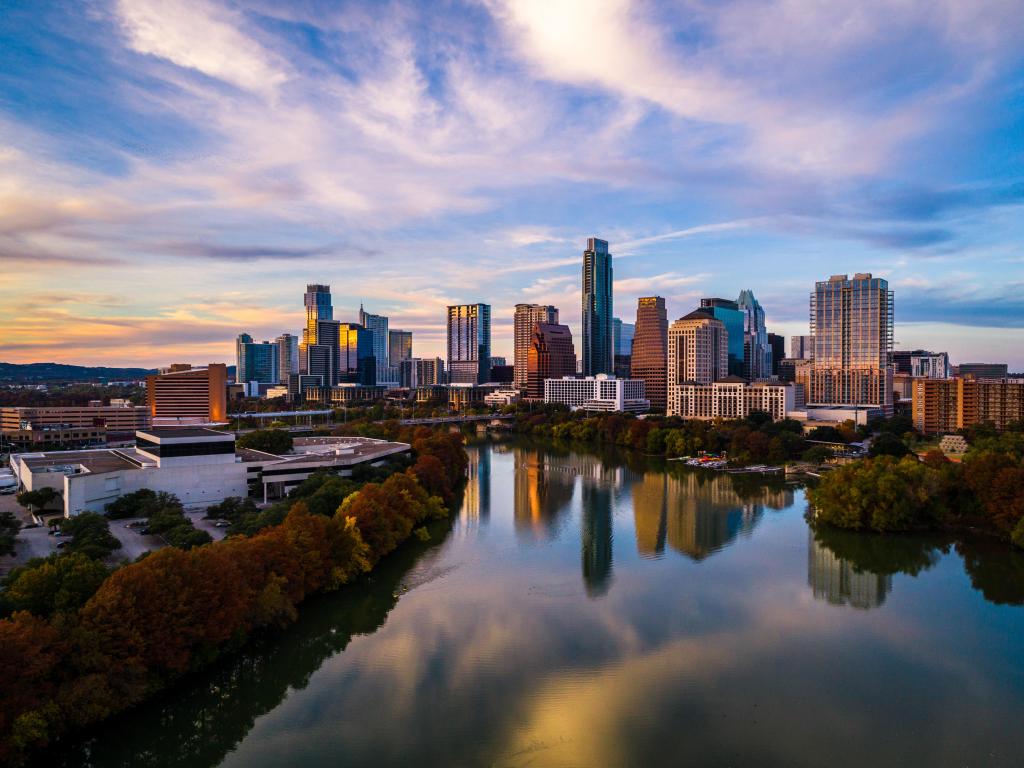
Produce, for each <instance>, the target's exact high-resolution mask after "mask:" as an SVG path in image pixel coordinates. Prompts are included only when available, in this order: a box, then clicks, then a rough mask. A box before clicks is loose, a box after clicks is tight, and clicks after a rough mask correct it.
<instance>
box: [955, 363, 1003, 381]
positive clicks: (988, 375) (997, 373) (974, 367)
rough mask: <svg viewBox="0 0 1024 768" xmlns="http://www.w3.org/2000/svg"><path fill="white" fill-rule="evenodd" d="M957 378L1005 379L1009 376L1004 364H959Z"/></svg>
mask: <svg viewBox="0 0 1024 768" xmlns="http://www.w3.org/2000/svg"><path fill="white" fill-rule="evenodd" d="M956 372H957V375H958V376H965V377H966V376H973V377H974V378H976V379H1005V378H1006V377H1007V376H1008V375H1009V366H1008V365H1007V364H1006V363H960V365H958V366H957V370H956Z"/></svg>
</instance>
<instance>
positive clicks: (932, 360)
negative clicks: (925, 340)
mask: <svg viewBox="0 0 1024 768" xmlns="http://www.w3.org/2000/svg"><path fill="white" fill-rule="evenodd" d="M951 371H952V369H951V368H950V365H949V355H948V354H946V353H945V352H924V353H921V354H914V355H911V356H910V375H911V376H913V377H914V378H915V379H948V378H949V376H950V373H951Z"/></svg>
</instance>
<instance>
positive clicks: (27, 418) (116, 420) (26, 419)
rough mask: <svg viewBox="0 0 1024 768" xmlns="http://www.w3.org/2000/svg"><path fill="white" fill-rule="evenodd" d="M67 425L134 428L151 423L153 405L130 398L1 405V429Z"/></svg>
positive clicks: (122, 430)
mask: <svg viewBox="0 0 1024 768" xmlns="http://www.w3.org/2000/svg"><path fill="white" fill-rule="evenodd" d="M61 425H63V426H67V427H76V428H85V427H88V428H92V429H94V430H97V431H100V432H104V431H106V432H134V431H135V430H137V429H146V428H147V427H148V426H149V408H147V407H146V406H144V405H132V404H131V403H129V402H127V401H118V404H116V405H115V404H111V405H102V404H101V403H100V402H99V401H96V402H95V403H90V404H89V405H83V406H42V407H0V430H2V431H3V432H5V433H6V432H13V431H17V430H23V429H39V428H42V427H50V426H53V427H56V426H61Z"/></svg>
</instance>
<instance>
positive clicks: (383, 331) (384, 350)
mask: <svg viewBox="0 0 1024 768" xmlns="http://www.w3.org/2000/svg"><path fill="white" fill-rule="evenodd" d="M359 324H360V325H361V326H363V328H365V329H366V330H367V331H369V332H370V334H371V337H372V340H373V343H372V347H373V357H374V359H375V360H376V361H377V365H382V366H386V365H389V364H390V361H389V359H388V351H389V349H388V348H389V341H390V339H389V338H388V336H389V334H388V318H387V317H386V316H385V315H375V314H373V313H372V312H367V311H365V310H364V309H363V305H362V304H360V305H359Z"/></svg>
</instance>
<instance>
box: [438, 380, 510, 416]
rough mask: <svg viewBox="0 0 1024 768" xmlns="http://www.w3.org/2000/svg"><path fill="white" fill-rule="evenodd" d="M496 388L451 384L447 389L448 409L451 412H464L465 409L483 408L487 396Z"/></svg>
mask: <svg viewBox="0 0 1024 768" xmlns="http://www.w3.org/2000/svg"><path fill="white" fill-rule="evenodd" d="M497 389H498V388H497V387H495V386H490V385H481V384H452V385H450V386H449V387H447V390H448V392H447V395H448V408H450V409H451V410H453V411H464V410H466V409H467V408H483V407H484V406H486V405H487V396H488V395H489V394H491V393H492V392H495V391H497Z"/></svg>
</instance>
